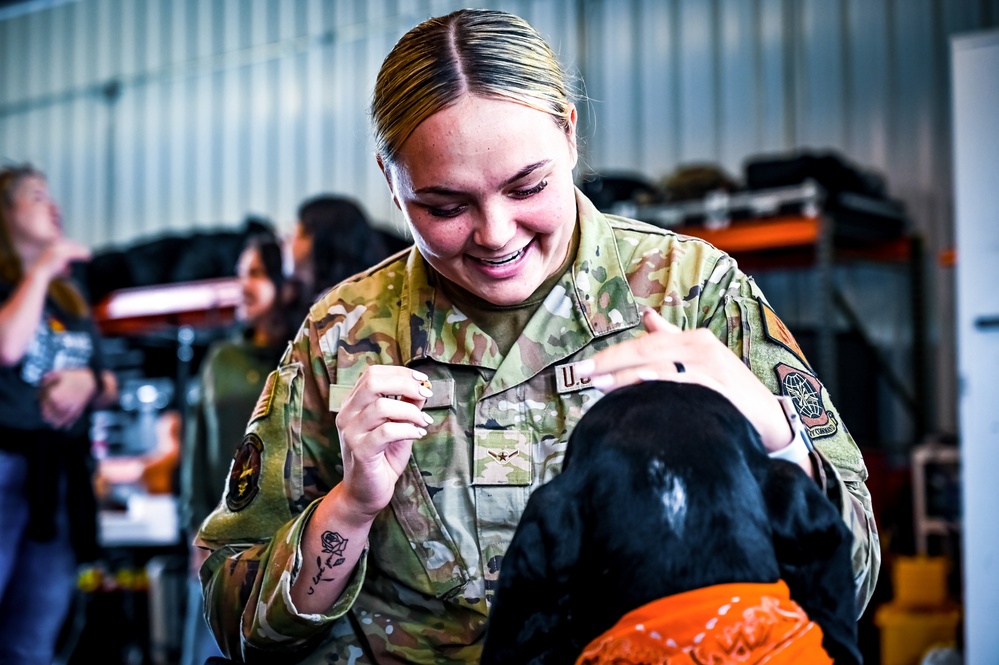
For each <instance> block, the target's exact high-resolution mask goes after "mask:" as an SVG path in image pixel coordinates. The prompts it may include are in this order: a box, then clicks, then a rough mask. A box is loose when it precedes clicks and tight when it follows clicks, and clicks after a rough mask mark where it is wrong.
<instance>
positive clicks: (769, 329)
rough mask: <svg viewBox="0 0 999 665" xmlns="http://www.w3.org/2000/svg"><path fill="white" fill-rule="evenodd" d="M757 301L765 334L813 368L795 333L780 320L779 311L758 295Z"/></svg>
mask: <svg viewBox="0 0 999 665" xmlns="http://www.w3.org/2000/svg"><path fill="white" fill-rule="evenodd" d="M756 302H757V303H759V305H760V319H762V321H763V336H764V337H766V338H767V339H769V340H770V341H771V342H774V343H775V344H779V345H780V346H783V347H784V348H785V349H787V350H788V351H790V352H791V353H793V354H794V357H795V358H797V359H798V360H800V361H801V362H803V363H804V364H805V366H806V367H808V368H809V369H811V367H812V365H811V364H810V363H809V362H808V359H807V358H805V353H804V351H802V350H801V347H800V346H798V341H797V340H796V339H794V335H792V334H791V331H790V330H788V329H787V326H785V325H784V322H783V321H781V320H780V317H779V316H777V312H775V311H774V310H773V309H771V307H770V305H768V304H766V303H765V302H763V298H760V297H759V296H757V298H756Z"/></svg>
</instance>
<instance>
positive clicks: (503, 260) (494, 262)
mask: <svg viewBox="0 0 999 665" xmlns="http://www.w3.org/2000/svg"><path fill="white" fill-rule="evenodd" d="M526 250H527V247H521V248H520V249H518V250H517V251H516V252H514V253H513V254H507V255H506V256H501V257H499V258H497V259H483V258H480V259H479V261H481V262H482V263H484V264H486V265H487V266H502V265H506V264H507V263H512V262H513V261H516V260H517V259H519V258H520V257H521V256H523V255H524V252H525V251H526Z"/></svg>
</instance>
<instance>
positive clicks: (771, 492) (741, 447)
mask: <svg viewBox="0 0 999 665" xmlns="http://www.w3.org/2000/svg"><path fill="white" fill-rule="evenodd" d="M849 538H850V534H849V531H848V530H847V529H846V527H845V525H844V524H843V521H842V519H841V518H840V516H839V513H838V511H837V510H836V509H835V508H834V507H833V505H832V504H831V502H829V500H828V499H827V498H826V497H825V496H823V495H822V493H821V492H820V491H819V489H818V487H817V486H816V485H815V483H814V482H813V481H812V480H811V479H809V478H808V477H807V475H806V474H805V473H804V472H803V471H802V470H801V469H800V468H797V467H796V466H795V465H793V464H790V463H787V462H780V461H774V460H771V459H770V458H769V457H768V456H767V454H766V451H765V449H764V446H763V443H762V441H761V440H760V437H759V434H758V433H757V431H756V429H755V428H754V427H753V426H752V424H751V423H750V422H749V421H748V420H747V419H746V418H745V417H744V416H743V415H742V414H741V413H740V412H739V411H738V409H736V407H735V406H734V405H732V403H731V402H729V401H728V400H727V399H725V398H724V397H723V396H722V395H720V394H719V393H717V392H715V391H713V390H711V389H708V388H705V387H702V386H699V385H694V384H686V383H683V384H681V383H674V382H658V381H657V382H644V383H640V384H636V385H633V386H628V387H625V388H621V389H619V390H615V391H613V392H611V393H610V394H608V395H607V396H605V397H604V398H602V399H601V400H600V401H598V402H597V403H596V404H595V405H594V406H593V407H592V408H591V409H590V410H589V411H588V412H587V413H586V415H585V416H584V417H583V418H582V419H581V420H580V421H579V423H578V424H577V426H576V428H575V429H574V431H573V432H572V435H571V437H570V439H569V444H568V448H567V450H566V455H565V458H564V461H563V468H562V473H561V474H560V475H559V476H557V477H556V478H555V479H553V480H552V481H551V482H550V483H548V484H547V485H545V486H543V487H541V488H539V489H538V490H537V491H536V492H535V493H534V495H532V497H531V499H530V501H529V503H528V506H527V510H526V511H525V513H524V516H523V517H522V519H521V523H520V525H519V526H518V529H517V532H516V534H515V535H514V538H513V541H512V542H511V546H510V548H509V550H508V552H507V554H506V556H505V557H504V559H503V563H502V568H501V573H500V578H499V585H498V588H497V592H496V595H495V597H494V601H493V609H492V614H491V616H490V624H489V628H488V633H487V639H486V644H485V649H484V654H483V661H482V662H483V663H487V664H488V663H493V662H496V663H499V662H524V663H527V662H538V663H544V662H552V663H554V662H572V660H573V659H574V658H575V656H576V655H578V653H579V652H580V651H581V650H582V648H583V647H585V646H586V644H587V643H589V641H591V640H592V639H594V638H595V637H597V636H598V635H600V634H601V633H602V632H604V631H605V630H607V629H608V628H610V627H611V626H612V625H613V624H614V623H615V622H616V621H617V620H618V619H619V618H620V617H621V616H622V615H623V614H625V613H627V612H628V611H630V610H632V609H635V608H637V607H640V606H642V605H644V604H646V603H648V602H651V601H653V600H656V599H658V598H662V597H666V596H670V595H674V594H678V593H682V592H684V591H690V590H693V589H698V588H702V587H707V586H712V585H716V584H724V583H730V582H775V581H777V580H778V579H781V578H783V579H784V580H785V581H786V582H787V583H788V586H789V587H790V588H791V591H792V595H793V596H795V600H797V601H798V602H799V604H801V605H802V606H803V607H804V608H805V610H806V612H808V613H809V616H811V617H812V618H813V620H815V621H816V622H818V623H820V625H821V626H822V627H823V630H824V631H826V630H827V629H826V626H824V625H822V623H823V622H826V623H829V624H831V627H832V631H831V633H832V637H831V638H830V639H831V640H838V641H845V642H849V641H850V640H851V635H849V634H845V633H844V630H845V629H844V628H843V627H841V626H839V625H838V623H842V622H843V618H844V615H843V612H844V603H846V607H847V609H848V614H849V616H846V617H845V618H846V619H847V621H846V623H847V624H848V625H847V627H846V629H849V628H851V627H853V622H854V621H855V617H854V616H853V614H852V612H853V594H852V573H851V567H850V559H849V550H850V545H849ZM830 557H831V558H830ZM804 596H809V598H810V599H811V598H814V599H816V600H815V602H811V600H806V599H805V598H804ZM816 604H819V605H823V607H810V605H812V606H814V605H816ZM854 629H855V628H854ZM847 632H849V631H848V630H847ZM852 640H853V641H854V642H855V633H853V634H852ZM828 649H829V647H827V650H828Z"/></svg>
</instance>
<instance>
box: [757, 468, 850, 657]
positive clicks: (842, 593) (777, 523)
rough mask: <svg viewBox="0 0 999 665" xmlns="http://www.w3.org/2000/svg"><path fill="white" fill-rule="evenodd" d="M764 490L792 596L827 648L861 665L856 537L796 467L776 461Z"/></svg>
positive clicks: (809, 480)
mask: <svg viewBox="0 0 999 665" xmlns="http://www.w3.org/2000/svg"><path fill="white" fill-rule="evenodd" d="M762 489H763V494H764V498H765V500H766V503H767V509H768V511H769V512H770V518H771V525H772V528H773V539H774V550H775V552H776V554H777V563H778V565H779V567H780V571H781V578H782V579H783V580H784V581H785V582H786V583H787V585H788V587H789V588H790V590H791V597H792V598H793V599H794V600H795V601H796V602H797V603H798V604H799V605H801V607H802V608H803V609H804V610H805V612H806V613H807V614H808V616H809V617H810V618H811V619H812V620H813V621H814V622H815V623H817V624H818V625H819V627H820V628H822V633H823V641H822V645H823V647H825V649H826V651H827V652H828V653H829V655H830V656H831V657H832V658H833V659H834V660H835V662H836V663H837V664H838V665H839V664H841V663H851V664H852V663H857V664H859V663H860V662H862V658H861V655H860V649H859V647H858V645H857V615H856V598H855V595H854V585H853V566H852V559H851V557H852V554H851V549H852V544H853V534H852V533H851V532H850V530H849V529H848V528H847V526H846V524H845V523H844V521H843V517H842V516H841V515H840V512H839V510H837V508H836V506H835V505H834V504H833V502H832V501H830V500H829V498H828V497H826V496H825V495H824V494H823V493H822V491H821V490H820V489H819V487H818V485H816V484H815V481H813V480H812V479H811V478H809V477H808V476H807V475H806V474H805V473H804V471H802V470H801V468H799V467H798V466H797V465H795V464H792V463H790V462H785V461H782V460H774V461H773V462H772V463H771V464H770V468H769V472H768V474H767V478H766V481H765V482H764V483H763V486H762Z"/></svg>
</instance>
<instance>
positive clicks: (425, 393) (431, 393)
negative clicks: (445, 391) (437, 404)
mask: <svg viewBox="0 0 999 665" xmlns="http://www.w3.org/2000/svg"><path fill="white" fill-rule="evenodd" d="M420 395H422V396H423V397H433V396H434V391H433V390H431V389H430V388H427V387H426V386H420Z"/></svg>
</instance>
